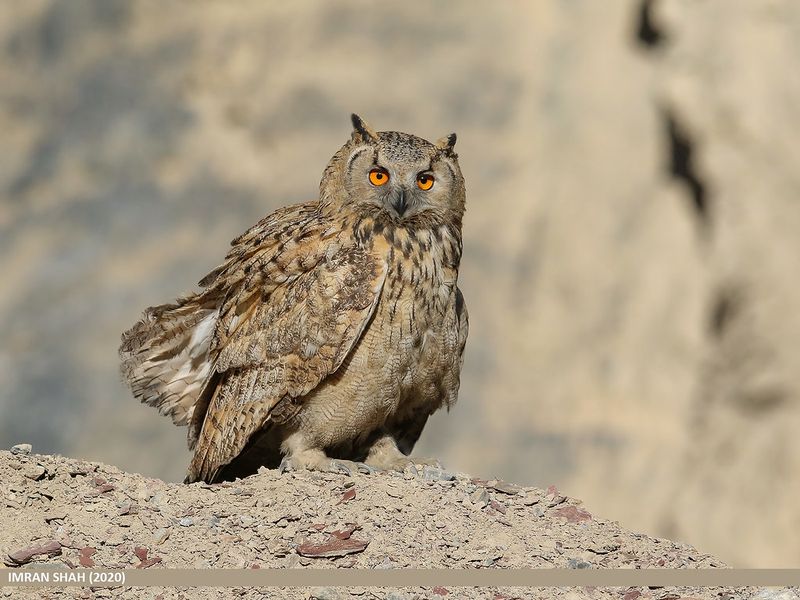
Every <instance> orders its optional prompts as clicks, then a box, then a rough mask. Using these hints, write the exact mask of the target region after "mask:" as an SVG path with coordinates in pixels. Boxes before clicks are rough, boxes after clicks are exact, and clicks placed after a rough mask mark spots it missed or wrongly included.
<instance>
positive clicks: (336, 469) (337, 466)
mask: <svg viewBox="0 0 800 600" xmlns="http://www.w3.org/2000/svg"><path fill="white" fill-rule="evenodd" d="M329 470H330V472H331V473H344V474H345V475H347V476H348V477H350V476H351V475H352V474H353V471H357V470H358V468H357V467H356V465H355V463H354V462H351V461H349V460H332V461H331V465H330V469H329Z"/></svg>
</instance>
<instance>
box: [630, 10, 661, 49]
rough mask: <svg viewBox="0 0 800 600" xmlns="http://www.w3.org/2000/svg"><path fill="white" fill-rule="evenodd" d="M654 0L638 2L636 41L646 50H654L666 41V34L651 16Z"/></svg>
mask: <svg viewBox="0 0 800 600" xmlns="http://www.w3.org/2000/svg"><path fill="white" fill-rule="evenodd" d="M655 3H656V0H642V2H641V3H640V4H639V19H638V22H637V24H636V41H637V42H638V43H639V44H640V45H641V46H642V47H644V48H646V49H648V50H655V49H656V48H657V47H658V46H660V45H661V44H663V43H664V42H665V41H666V35H665V34H664V32H663V31H661V29H660V28H659V26H658V23H656V21H655V20H654V17H653V7H654V6H655Z"/></svg>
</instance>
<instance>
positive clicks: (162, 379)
mask: <svg viewBox="0 0 800 600" xmlns="http://www.w3.org/2000/svg"><path fill="white" fill-rule="evenodd" d="M218 311H219V298H218V297H216V295H215V294H213V293H212V292H210V291H206V292H205V293H202V294H192V295H190V296H186V297H184V298H180V299H178V301H177V302H176V303H175V304H162V305H161V306H153V307H151V308H148V309H147V310H146V311H145V312H144V315H143V316H142V319H141V320H140V321H139V322H138V323H136V325H134V326H133V327H131V328H130V329H129V330H128V331H126V332H125V333H123V334H122V345H121V346H120V348H119V354H120V358H121V359H122V365H121V369H120V370H121V371H122V378H123V379H124V381H125V382H126V383H127V384H128V385H129V386H130V388H131V391H132V392H133V395H134V396H135V397H137V398H138V399H139V400H141V401H142V402H144V403H146V404H149V405H150V406H154V407H156V408H158V410H159V412H160V413H161V414H163V415H168V416H170V417H171V418H172V422H173V423H175V424H176V425H187V424H188V423H189V422H190V421H191V418H192V413H193V412H194V410H195V406H196V405H197V402H198V399H199V398H200V396H201V394H202V392H203V390H204V389H205V388H206V386H207V384H208V382H209V380H210V379H211V378H212V375H213V371H214V365H213V360H212V359H211V357H210V356H209V355H210V348H211V341H212V339H213V336H214V330H215V328H216V324H217V317H218Z"/></svg>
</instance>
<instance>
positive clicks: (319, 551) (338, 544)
mask: <svg viewBox="0 0 800 600" xmlns="http://www.w3.org/2000/svg"><path fill="white" fill-rule="evenodd" d="M368 545H369V542H367V541H365V540H357V539H354V538H349V539H346V540H339V539H336V538H335V537H331V538H330V539H328V540H327V541H325V542H323V543H321V544H313V543H310V542H306V543H305V544H300V545H299V546H298V547H297V553H298V554H300V555H301V556H306V557H309V558H331V557H335V556H346V555H348V554H355V553H356V552H363V551H364V549H365V548H366V547H367V546H368Z"/></svg>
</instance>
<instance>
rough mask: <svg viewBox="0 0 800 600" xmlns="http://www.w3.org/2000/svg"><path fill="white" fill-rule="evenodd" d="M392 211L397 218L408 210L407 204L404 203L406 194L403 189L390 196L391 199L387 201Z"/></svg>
mask: <svg viewBox="0 0 800 600" xmlns="http://www.w3.org/2000/svg"><path fill="white" fill-rule="evenodd" d="M389 203H390V204H391V205H392V208H393V209H394V212H396V213H397V216H398V217H402V216H403V214H404V213H405V212H406V210H407V209H408V202H406V192H405V190H404V189H400V190H399V191H398V192H397V193H396V194H394V195H393V196H392V199H391V200H390V201H389Z"/></svg>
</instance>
